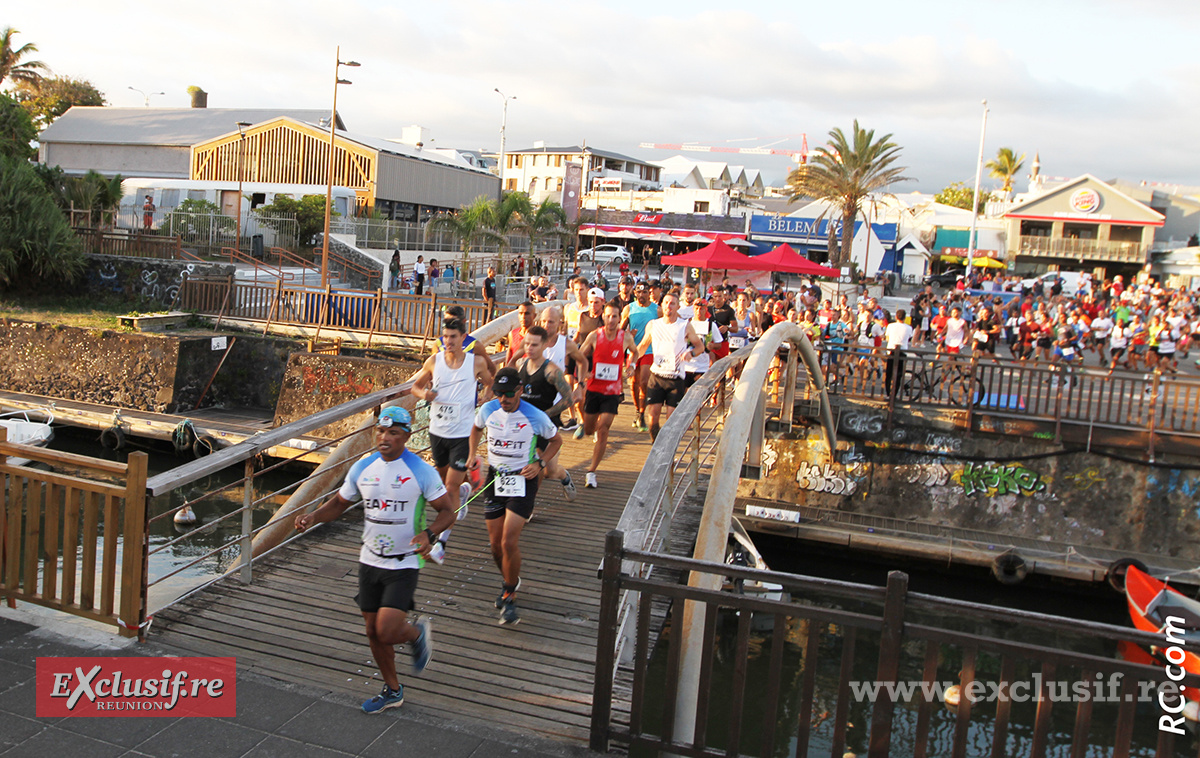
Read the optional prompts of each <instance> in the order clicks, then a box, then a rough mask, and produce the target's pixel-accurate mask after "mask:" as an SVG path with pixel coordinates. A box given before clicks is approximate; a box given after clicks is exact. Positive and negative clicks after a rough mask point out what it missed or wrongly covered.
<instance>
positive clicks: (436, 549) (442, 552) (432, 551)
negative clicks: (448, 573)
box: [429, 540, 446, 566]
mask: <svg viewBox="0 0 1200 758" xmlns="http://www.w3.org/2000/svg"><path fill="white" fill-rule="evenodd" d="M429 560H431V561H433V562H434V563H436V564H437V565H439V566H440V565H442V564H443V563H445V562H446V543H445V542H442V541H441V540H438V541H437V542H434V543H433V547H431V548H429Z"/></svg>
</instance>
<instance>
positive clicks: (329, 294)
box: [313, 284, 333, 342]
mask: <svg viewBox="0 0 1200 758" xmlns="http://www.w3.org/2000/svg"><path fill="white" fill-rule="evenodd" d="M332 299H333V285H332V284H326V285H325V302H324V303H322V304H321V318H320V320H318V321H317V333H316V334H315V335H313V341H314V342H316V341H317V340H319V339H321V327H323V326H325V319H326V318H327V317H328V316H329V306H330V301H331V300H332Z"/></svg>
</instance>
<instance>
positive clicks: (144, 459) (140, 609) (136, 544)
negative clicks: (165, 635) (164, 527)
mask: <svg viewBox="0 0 1200 758" xmlns="http://www.w3.org/2000/svg"><path fill="white" fill-rule="evenodd" d="M148 462H149V456H147V455H146V454H145V453H143V452H137V453H131V454H130V455H129V462H128V464H127V465H128V469H127V471H126V474H125V525H124V528H123V530H122V536H123V541H124V545H125V547H124V549H123V550H122V551H121V603H120V606H119V608H120V611H119V615H118V619H119V620H120V628H121V636H122V637H134V636H136V637H137V638H138V639H139V640H143V641H144V640H145V639H146V633H145V627H143V626H142V624H143V623H144V622H145V620H146V571H145V569H146V562H147V561H148V559H149V555H148V551H149V546H150V543H149V540H148V539H147V531H146V468H147V464H148ZM54 507H57V506H56V505H55V506H54ZM107 526H108V525H107V524H106V525H105V528H107ZM63 549H64V550H74V549H75V546H74V545H63Z"/></svg>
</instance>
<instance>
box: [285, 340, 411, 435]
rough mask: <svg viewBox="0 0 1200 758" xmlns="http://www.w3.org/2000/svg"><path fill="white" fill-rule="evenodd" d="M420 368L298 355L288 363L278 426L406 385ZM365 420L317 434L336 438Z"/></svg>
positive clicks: (355, 419) (333, 426) (345, 421)
mask: <svg viewBox="0 0 1200 758" xmlns="http://www.w3.org/2000/svg"><path fill="white" fill-rule="evenodd" d="M418 369H420V366H419V365H418V364H417V363H415V362H414V363H401V362H395V361H381V360H375V359H371V358H351V357H347V356H337V355H315V354H312V353H296V354H294V355H292V356H291V358H290V360H289V361H288V364H287V371H286V374H285V375H284V379H283V388H282V391H281V392H280V394H279V403H278V404H277V405H276V407H275V423H276V424H277V425H278V424H286V423H288V422H290V421H295V420H297V419H301V418H304V417H305V416H311V415H312V414H314V413H316V412H317V411H322V410H325V409H326V408H332V407H333V406H335V405H339V404H341V403H344V402H346V401H348V400H353V399H355V398H357V397H361V396H362V395H366V394H369V393H371V392H375V391H376V390H381V389H385V388H387V387H393V386H395V385H397V384H403V383H404V382H405V381H407V380H408V379H409V377H411V376H412V375H413V374H415V373H416V372H417V370H418ZM361 420H362V419H361V418H358V417H352V418H347V419H343V420H342V421H340V422H338V423H336V424H331V425H329V426H327V427H323V428H322V429H320V430H317V431H315V432H313V434H316V435H318V436H328V437H335V436H340V435H342V434H347V433H349V432H352V431H354V430H355V429H357V428H358V427H359V425H360V423H361Z"/></svg>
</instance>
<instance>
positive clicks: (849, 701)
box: [591, 530, 1200, 758]
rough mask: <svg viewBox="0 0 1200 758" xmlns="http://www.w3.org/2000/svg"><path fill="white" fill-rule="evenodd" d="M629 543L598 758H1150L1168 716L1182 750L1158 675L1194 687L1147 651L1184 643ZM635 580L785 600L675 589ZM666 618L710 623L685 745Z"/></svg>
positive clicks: (619, 575) (1169, 737)
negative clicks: (626, 636) (626, 706)
mask: <svg viewBox="0 0 1200 758" xmlns="http://www.w3.org/2000/svg"><path fill="white" fill-rule="evenodd" d="M626 542H627V540H626V536H625V535H623V534H621V533H620V532H619V531H615V530H614V531H613V532H611V533H610V534H609V536H608V539H607V542H606V550H605V559H604V566H603V575H602V581H603V584H602V590H601V592H602V595H601V610H600V624H599V628H600V630H601V637H602V642H601V648H602V647H603V640H604V637H605V633H606V632H607V631H608V630H609V629H611V628H612V626H613V625H612V621H613V620H614V619H615V617H616V614H617V611H618V607H619V605H620V603H621V598H622V597H623V596H631V595H636V597H637V603H636V616H637V621H638V623H637V635H636V644H635V649H634V653H633V663H632V668H633V671H634V676H633V681H632V690H631V693H630V703H631V710H630V713H629V720H628V724H627V725H625V724H622V723H618V722H617V720H615V719H613V717H612V700H611V693H605V692H603V691H602V690H601V687H599V686H598V687H597V697H595V698H594V699H593V721H592V734H591V747H592V749H593V750H597V751H601V752H603V751H606V750H607V749H608V747H609V742H610V740H616V741H617V742H619V743H622V744H624V745H625V746H627V747H628V749H629V750H630V752H631V753H632V752H633V751H635V750H650V751H655V752H658V753H660V754H672V755H680V756H694V757H695V758H710V757H711V758H717V757H718V756H730V755H745V756H763V757H764V758H768V757H770V756H775V755H779V754H780V752H779V750H780V747H781V746H787V745H788V743H789V742H790V743H792V744H794V745H795V748H794V749H787V750H786V751H785V753H784V754H792V755H797V756H807V755H812V754H825V755H835V756H837V755H843V754H849V753H853V754H856V755H868V756H872V757H873V758H887V757H888V756H892V755H911V756H921V757H924V756H929V755H952V756H965V755H967V754H968V752H967V751H968V747H970V750H971V753H970V754H972V755H985V754H988V753H989V751H990V754H991V755H1030V756H1045V755H1047V754H1050V752H1053V754H1055V755H1068V754H1069V755H1072V756H1075V755H1084V754H1085V753H1087V754H1091V753H1090V750H1092V749H1095V748H1097V747H1099V748H1100V749H1101V750H1102V751H1103V750H1105V749H1111V751H1112V752H1111V754H1112V755H1130V754H1131V752H1130V751H1131V746H1132V747H1133V748H1134V751H1135V752H1137V754H1142V752H1140V751H1146V754H1149V751H1150V750H1152V749H1153V747H1154V746H1155V745H1156V746H1157V749H1158V752H1157V754H1158V755H1174V754H1175V753H1174V752H1173V740H1174V736H1175V734H1184V733H1185V732H1184V730H1183V728H1182V726H1181V725H1182V723H1183V722H1182V716H1181V715H1180V716H1175V717H1172V718H1178V719H1179V720H1178V721H1175V722H1174V726H1175V728H1176V731H1175V733H1172V732H1171V731H1167V730H1163V729H1161V728H1160V716H1161V715H1162V714H1163V713H1164V712H1165V711H1164V709H1168V708H1169V709H1172V712H1176V710H1177V709H1179V710H1181V709H1182V706H1183V704H1184V702H1185V701H1184V700H1183V699H1182V697H1181V696H1180V695H1179V694H1178V693H1179V689H1178V688H1176V689H1174V691H1173V692H1172V691H1171V690H1170V688H1171V687H1174V686H1175V684H1176V683H1175V682H1171V681H1168V675H1171V676H1173V675H1174V674H1175V673H1178V675H1179V677H1183V678H1182V679H1181V680H1180V681H1179V684H1183V685H1186V686H1187V687H1189V688H1190V687H1192V686H1194V685H1193V684H1192V682H1193V680H1194V681H1196V682H1200V676H1196V675H1194V674H1187V675H1186V677H1184V672H1183V670H1182V669H1181V668H1180V667H1178V666H1176V667H1171V668H1170V669H1168V668H1167V667H1165V662H1164V661H1161V660H1155V659H1153V658H1152V657H1151V656H1150V654H1149V653H1147V652H1144V650H1143V648H1145V649H1150V648H1151V647H1152V646H1156V647H1157V648H1159V649H1160V650H1163V649H1166V648H1167V647H1169V646H1170V645H1172V644H1175V645H1177V646H1178V649H1179V651H1178V653H1173V652H1169V651H1168V652H1166V655H1167V656H1168V657H1170V658H1177V659H1178V660H1182V657H1183V655H1182V648H1183V642H1182V632H1180V636H1179V638H1178V639H1177V640H1176V641H1172V640H1171V639H1168V638H1166V637H1165V636H1164V635H1163V634H1152V633H1148V632H1140V631H1137V630H1134V629H1132V628H1126V627H1117V626H1111V625H1107V624H1099V623H1093V622H1086V621H1075V620H1071V621H1068V620H1064V619H1061V618H1057V617H1053V616H1047V615H1043V614H1038V613H1031V612H1026V611H1019V610H1013V609H1010V608H1000V607H994V606H988V605H982V604H978V603H970V602H963V601H956V600H948V599H945V598H938V597H934V596H930V595H923V594H919V593H914V592H909V591H908V577H907V576H906V575H905V574H903V573H901V572H892V573H891V574H890V575H889V576H888V583H887V587H886V589H885V588H882V587H873V586H868V585H861V584H853V583H849V582H842V581H835V580H829V579H819V578H814V577H808V576H800V575H794V574H784V573H778V572H771V571H761V570H756V569H751V568H742V567H737V566H731V565H726V564H721V563H712V562H705V561H697V560H692V559H687V558H674V557H670V556H666V555H662V554H658V553H649V552H644V551H638V550H631V549H628V548H627V547H624V546H623V543H626ZM630 566H633V567H635V568H634V570H629V569H628V568H627V567H630ZM646 567H657V568H659V569H660V570H662V569H675V570H680V571H685V572H687V571H690V572H693V574H697V573H699V574H706V575H710V576H715V577H717V581H715V582H710V583H709V584H710V585H715V586H717V587H720V586H722V585H724V586H725V587H726V588H729V587H744V588H750V587H762V586H764V585H776V586H779V587H782V593H777V595H776V596H771V595H766V594H761V593H753V592H750V591H746V592H743V593H741V594H739V593H737V592H730V591H726V590H720V589H703V588H701V587H698V586H695V583H693V585H691V586H689V585H682V584H678V583H676V582H670V581H663V580H661V579H658V578H655V577H654V576H652V575H650V574H651V572H650V571H648V570H647V568H646ZM665 602H671V603H672V605H673V609H674V611H675V612H676V615H675V617H674V621H673V622H672V629H673V630H674V629H676V628H677V625H678V623H679V621H678V619H679V614H678V611H680V610H682V608H683V606H684V605H685V602H689V603H691V604H695V605H697V606H698V607H699V611H698V613H700V615H701V618H702V620H703V621H702V623H703V629H704V640H703V653H702V658H701V662H700V678H699V682H700V686H699V688H698V693H697V694H696V697H697V699H698V701H699V702H698V707H697V708H696V716H695V720H694V722H693V723H690V724H688V725H687V727H689V728H688V729H687V731H688V732H690V736H687V737H681V736H680V735H679V734H678V732H679V731H680V729H679V725H678V724H677V721H676V709H675V703H676V693H677V692H678V690H679V689H680V688H681V687H682V686H683V685H682V684H681V676H680V659H681V650H680V648H681V645H679V644H678V637H677V635H676V634H675V633H674V631H673V633H672V635H671V637H670V639H669V640H665V641H660V643H659V645H660V646H661V645H663V644H665V645H666V646H667V651H666V655H665V665H664V664H663V663H662V661H663V656H662V652H661V650H660V651H658V652H657V653H656V652H655V650H654V646H653V645H652V640H651V638H650V634H649V628H650V626H651V624H650V617H651V613H652V609H653V607H654V606H655V605H656V604H663V603H665ZM608 639H609V640H611V633H609V635H608ZM1072 643H1073V644H1072ZM1118 652H1121V653H1122V654H1123V655H1124V656H1126V659H1124V660H1122V659H1119V658H1117V653H1118ZM600 682H601V680H600V677H597V683H598V685H599V684H600ZM897 685H900V688H899V689H898V688H897ZM889 686H891V689H888V687H889ZM951 687H953V688H955V689H951ZM1159 687H1163V688H1164V689H1163V690H1162V692H1163V695H1160V694H1159V693H1160V690H1159V689H1158V688H1159ZM903 692H907V693H908V694H907V696H905V695H903V694H902V693H903ZM1160 697H1161V698H1163V699H1160ZM1139 709H1140V710H1139ZM1063 711H1067V713H1063ZM1106 754H1107V753H1106Z"/></svg>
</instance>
